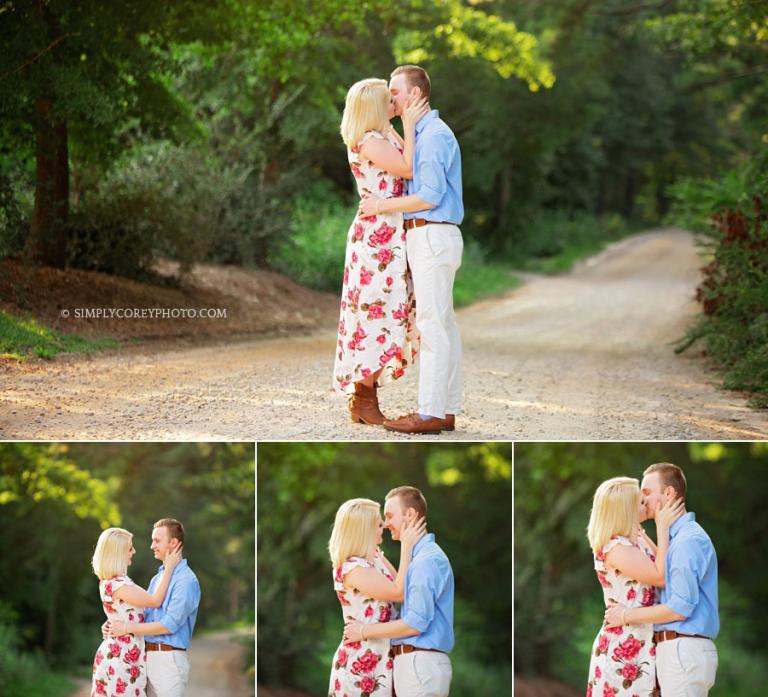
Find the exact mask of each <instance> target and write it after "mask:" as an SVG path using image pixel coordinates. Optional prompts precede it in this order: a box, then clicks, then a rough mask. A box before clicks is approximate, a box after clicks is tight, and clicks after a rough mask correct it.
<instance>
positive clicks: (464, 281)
mask: <svg viewBox="0 0 768 697" xmlns="http://www.w3.org/2000/svg"><path fill="white" fill-rule="evenodd" d="M488 256H489V255H488V254H486V253H485V252H483V250H482V248H481V247H480V245H479V243H477V242H476V241H474V240H472V239H471V238H470V239H468V240H467V241H466V242H465V244H464V254H463V256H462V259H461V267H460V268H459V270H458V272H457V273H456V281H455V283H454V286H453V302H454V305H456V307H461V306H462V305H469V304H471V303H473V302H477V301H478V300H482V299H483V298H487V297H490V296H492V295H499V294H501V293H503V292H505V291H508V290H511V289H512V288H515V287H516V286H517V285H519V283H520V279H519V278H518V277H517V276H515V275H514V274H513V273H512V271H511V270H510V268H509V265H508V264H500V263H498V262H493V261H489V260H488Z"/></svg>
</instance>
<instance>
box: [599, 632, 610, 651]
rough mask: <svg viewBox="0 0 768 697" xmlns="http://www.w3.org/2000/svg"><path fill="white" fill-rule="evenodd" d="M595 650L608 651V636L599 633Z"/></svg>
mask: <svg viewBox="0 0 768 697" xmlns="http://www.w3.org/2000/svg"><path fill="white" fill-rule="evenodd" d="M597 651H598V653H605V652H606V651H608V637H607V636H605V634H601V635H600V639H599V640H598V644H597Z"/></svg>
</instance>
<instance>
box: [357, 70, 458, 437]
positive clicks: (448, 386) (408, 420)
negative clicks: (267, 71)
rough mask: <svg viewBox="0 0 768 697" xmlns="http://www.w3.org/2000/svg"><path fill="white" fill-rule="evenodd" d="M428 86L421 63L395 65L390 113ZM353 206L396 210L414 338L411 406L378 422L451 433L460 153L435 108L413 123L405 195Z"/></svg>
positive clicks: (422, 95) (455, 410)
mask: <svg viewBox="0 0 768 697" xmlns="http://www.w3.org/2000/svg"><path fill="white" fill-rule="evenodd" d="M430 90H431V85H430V81H429V76H428V75H427V73H426V71H425V70H424V69H423V68H421V67H419V66H417V65H402V66H400V67H398V68H396V69H395V70H394V71H393V73H392V76H391V79H390V82H389V91H390V94H391V97H392V102H393V104H394V107H395V114H396V115H398V116H399V115H402V113H403V109H404V107H405V104H406V101H408V100H411V101H413V100H418V99H422V98H424V99H426V100H427V101H429V96H430ZM361 210H362V214H363V215H378V214H380V213H397V212H402V213H403V218H404V225H405V232H406V254H407V257H408V265H409V267H410V269H411V273H412V276H413V290H414V295H415V298H416V326H417V327H418V329H419V333H420V335H421V348H420V364H421V365H420V368H419V406H418V410H417V411H416V412H414V413H412V414H408V415H406V416H403V417H401V418H399V419H393V420H387V421H385V422H384V427H385V428H387V429H389V430H391V431H400V432H403V433H440V432H441V431H452V430H454V428H455V415H456V414H458V413H459V412H460V411H461V402H462V374H461V337H460V335H459V329H458V326H457V325H456V318H455V315H454V312H453V281H454V278H455V276H456V271H457V270H458V268H459V266H461V255H462V251H463V249H464V243H463V240H462V237H461V231H460V230H459V227H458V226H459V225H460V224H461V222H462V220H463V219H464V204H463V202H462V185H461V151H460V150H459V144H458V142H457V140H456V136H454V134H453V131H451V129H450V128H449V127H448V126H447V125H446V123H445V122H444V121H443V120H442V119H441V118H440V114H439V112H438V111H437V109H432V110H430V111H429V113H427V114H425V115H424V116H423V117H422V118H421V119H420V120H419V121H418V122H417V124H416V149H415V151H414V156H413V179H411V180H409V182H408V195H407V196H401V197H397V198H387V199H380V198H376V197H375V196H374V197H371V198H368V199H365V200H364V201H363V203H362V205H361Z"/></svg>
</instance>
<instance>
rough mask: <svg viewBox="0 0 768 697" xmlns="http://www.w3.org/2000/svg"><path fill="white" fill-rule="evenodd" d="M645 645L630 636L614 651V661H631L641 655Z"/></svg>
mask: <svg viewBox="0 0 768 697" xmlns="http://www.w3.org/2000/svg"><path fill="white" fill-rule="evenodd" d="M641 648H643V643H642V642H641V641H639V640H638V639H636V638H635V637H634V636H632V635H630V636H629V638H627V639H625V640H624V641H623V642H622V643H621V644H619V645H618V646H617V647H616V648H615V649H614V650H613V660H614V661H629V660H631V659H633V658H634V657H635V656H637V654H638V653H640V649H641Z"/></svg>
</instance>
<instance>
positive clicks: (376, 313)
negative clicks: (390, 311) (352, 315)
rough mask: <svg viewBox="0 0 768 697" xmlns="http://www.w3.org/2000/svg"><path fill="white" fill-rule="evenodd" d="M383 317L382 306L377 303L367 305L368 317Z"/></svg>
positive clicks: (370, 318)
mask: <svg viewBox="0 0 768 697" xmlns="http://www.w3.org/2000/svg"><path fill="white" fill-rule="evenodd" d="M382 317H384V308H383V307H382V306H381V305H380V304H379V303H374V304H373V305H369V306H368V319H369V320H372V319H381V318H382Z"/></svg>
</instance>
